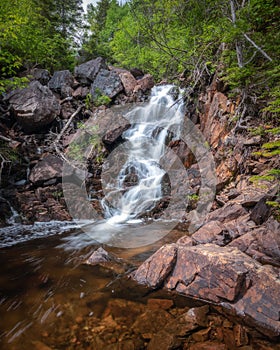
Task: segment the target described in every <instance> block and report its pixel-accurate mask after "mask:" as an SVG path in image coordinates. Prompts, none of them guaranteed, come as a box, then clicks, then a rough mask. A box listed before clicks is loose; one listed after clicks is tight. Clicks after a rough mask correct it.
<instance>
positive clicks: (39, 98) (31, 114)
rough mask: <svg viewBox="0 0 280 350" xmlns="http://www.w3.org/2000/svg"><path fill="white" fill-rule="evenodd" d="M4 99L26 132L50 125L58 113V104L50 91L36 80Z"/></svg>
mask: <svg viewBox="0 0 280 350" xmlns="http://www.w3.org/2000/svg"><path fill="white" fill-rule="evenodd" d="M6 99H8V100H9V103H10V104H11V107H12V109H13V112H14V114H15V117H16V119H17V121H18V122H19V123H20V124H21V125H22V126H23V127H24V129H25V130H26V131H28V132H31V131H34V130H38V129H39V128H41V127H43V126H46V125H48V124H50V123H51V122H52V121H53V120H54V119H55V118H56V117H57V116H58V115H59V113H60V104H59V102H58V100H57V99H56V98H55V96H54V95H53V93H52V92H51V90H50V89H49V88H48V87H46V86H43V85H41V84H40V83H39V82H38V81H36V80H35V81H32V82H31V83H30V84H29V86H28V87H26V88H24V89H22V90H15V91H13V92H12V93H11V94H9V95H8V96H7V97H6Z"/></svg>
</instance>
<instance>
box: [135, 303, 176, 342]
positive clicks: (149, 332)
mask: <svg viewBox="0 0 280 350" xmlns="http://www.w3.org/2000/svg"><path fill="white" fill-rule="evenodd" d="M173 319H174V317H173V316H171V315H170V314H169V313H168V312H167V311H165V310H162V309H158V310H147V311H146V312H145V313H144V314H142V315H140V316H139V317H138V318H137V320H136V321H135V323H134V324H133V325H132V329H133V331H134V332H135V333H139V334H141V335H142V337H143V338H144V339H151V338H152V337H153V335H154V334H156V333H158V332H159V331H160V330H162V329H163V328H164V327H165V326H166V325H167V324H168V323H169V322H170V321H172V320H173Z"/></svg>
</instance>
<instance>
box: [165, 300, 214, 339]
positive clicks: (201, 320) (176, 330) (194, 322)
mask: <svg viewBox="0 0 280 350" xmlns="http://www.w3.org/2000/svg"><path fill="white" fill-rule="evenodd" d="M208 312H209V307H208V306H207V305H205V306H202V307H197V308H191V309H189V310H188V311H187V312H186V313H184V314H182V315H180V316H179V317H177V318H176V319H175V320H173V321H171V322H169V323H168V324H167V325H166V330H168V331H169V332H170V333H172V334H176V335H177V336H179V337H185V336H186V335H187V334H188V333H190V332H192V331H194V330H195V329H197V328H199V327H207V313H208Z"/></svg>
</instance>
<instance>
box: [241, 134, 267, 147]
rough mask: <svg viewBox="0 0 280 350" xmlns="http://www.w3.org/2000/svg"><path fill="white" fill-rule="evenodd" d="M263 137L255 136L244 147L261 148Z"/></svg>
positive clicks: (247, 140)
mask: <svg viewBox="0 0 280 350" xmlns="http://www.w3.org/2000/svg"><path fill="white" fill-rule="evenodd" d="M261 139H262V138H261V136H260V135H258V136H254V137H251V138H249V139H246V140H245V141H244V143H243V144H244V146H259V145H260V143H261Z"/></svg>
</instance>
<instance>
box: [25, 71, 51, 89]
mask: <svg viewBox="0 0 280 350" xmlns="http://www.w3.org/2000/svg"><path fill="white" fill-rule="evenodd" d="M30 74H31V75H32V77H33V78H34V79H35V80H38V81H39V82H40V83H41V84H42V85H48V82H49V80H50V78H51V75H50V73H49V71H48V70H46V69H41V68H34V69H31V71H30Z"/></svg>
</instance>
